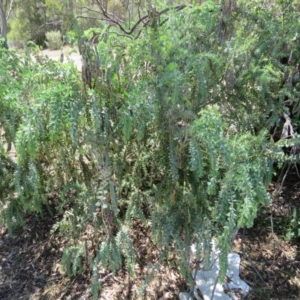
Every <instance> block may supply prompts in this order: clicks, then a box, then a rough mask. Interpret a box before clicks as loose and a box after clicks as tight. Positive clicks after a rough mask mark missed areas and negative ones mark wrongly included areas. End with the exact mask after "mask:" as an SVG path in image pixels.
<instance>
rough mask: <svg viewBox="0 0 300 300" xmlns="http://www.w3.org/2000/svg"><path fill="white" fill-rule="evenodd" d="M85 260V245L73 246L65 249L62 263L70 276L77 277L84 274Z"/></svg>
mask: <svg viewBox="0 0 300 300" xmlns="http://www.w3.org/2000/svg"><path fill="white" fill-rule="evenodd" d="M83 258H84V245H78V246H71V247H68V248H66V249H65V251H64V253H63V255H62V258H61V263H62V265H63V266H64V268H65V270H66V272H67V274H68V276H76V275H77V274H80V273H81V272H82V268H83V266H82V264H83Z"/></svg>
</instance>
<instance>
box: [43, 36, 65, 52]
mask: <svg viewBox="0 0 300 300" xmlns="http://www.w3.org/2000/svg"><path fill="white" fill-rule="evenodd" d="M46 45H47V47H48V48H49V49H50V50H58V49H60V48H61V47H62V40H61V34H60V32H59V31H49V32H46Z"/></svg>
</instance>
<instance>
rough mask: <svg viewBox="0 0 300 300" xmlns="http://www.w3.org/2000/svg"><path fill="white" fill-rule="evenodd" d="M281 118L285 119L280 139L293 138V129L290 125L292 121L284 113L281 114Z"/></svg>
mask: <svg viewBox="0 0 300 300" xmlns="http://www.w3.org/2000/svg"><path fill="white" fill-rule="evenodd" d="M283 117H284V118H285V123H284V125H283V129H282V134H281V138H282V139H286V138H289V137H293V136H294V128H293V125H292V120H291V118H290V117H289V116H288V115H287V114H286V113H283Z"/></svg>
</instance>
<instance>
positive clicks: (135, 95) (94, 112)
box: [0, 1, 300, 298]
mask: <svg viewBox="0 0 300 300" xmlns="http://www.w3.org/2000/svg"><path fill="white" fill-rule="evenodd" d="M227 4H228V3H227V2H226V3H225V4H224V5H225V6H224V7H223V9H222V10H221V9H220V7H219V6H218V5H216V4H215V2H213V1H206V2H205V3H204V4H203V5H201V6H191V7H185V8H184V9H183V10H180V11H173V10H169V11H168V15H167V16H166V17H167V18H168V19H166V20H167V21H165V22H162V21H161V20H159V19H158V18H157V19H155V18H154V19H152V23H151V25H152V26H148V27H147V26H144V28H143V31H142V33H141V34H140V35H139V38H138V39H131V38H128V36H126V35H125V33H124V31H123V32H121V31H118V29H117V28H111V27H108V28H105V29H103V32H102V33H101V34H99V44H98V46H97V47H95V46H94V45H92V44H90V43H89V42H88V39H81V40H80V42H79V44H80V51H81V53H82V56H83V62H84V72H83V77H84V82H85V84H84V86H83V85H82V83H81V81H80V79H79V76H78V73H77V71H76V69H75V67H74V66H68V65H67V66H64V65H59V64H56V63H54V62H50V61H46V62H44V64H35V63H34V62H32V61H31V60H30V55H29V56H28V57H26V59H25V60H24V59H19V58H18V56H15V55H14V54H13V53H12V52H7V51H4V50H3V51H2V52H1V64H2V66H3V68H0V72H1V73H0V76H1V77H3V78H4V79H5V80H6V81H3V82H2V81H0V82H2V83H1V84H2V89H0V104H1V106H2V107H4V109H3V110H0V123H1V127H2V128H3V129H4V132H5V134H4V135H2V136H1V139H2V140H1V142H2V146H1V161H0V162H1V163H0V168H1V171H0V174H3V184H2V186H3V188H5V193H6V197H4V198H2V199H3V200H2V202H3V211H2V214H3V215H4V216H5V218H6V219H5V220H6V222H7V223H8V224H9V225H10V228H11V227H12V226H13V225H14V224H17V223H18V221H19V220H21V217H22V213H24V212H32V211H35V212H41V210H42V206H43V205H47V196H48V195H49V194H50V193H53V192H54V191H56V192H58V193H59V194H60V196H61V197H60V202H59V205H58V207H57V209H58V210H59V211H60V212H61V213H62V214H63V218H62V220H61V221H60V222H59V223H57V224H56V225H55V227H54V229H58V230H59V231H60V233H61V234H63V235H64V236H68V237H70V243H71V245H70V248H67V249H66V250H65V254H64V256H63V261H64V263H65V265H66V269H67V270H68V273H69V274H70V275H72V274H73V275H74V274H77V273H78V272H80V270H81V259H82V245H81V244H79V245H78V243H77V241H78V238H79V236H80V233H81V232H82V231H84V229H85V227H86V226H87V225H88V224H93V226H94V228H95V234H94V236H92V237H91V238H92V239H93V241H96V243H97V249H96V254H95V255H94V256H93V257H92V259H91V260H90V262H89V263H90V267H91V269H92V270H93V274H94V283H93V292H94V296H95V298H97V289H98V288H99V286H98V280H97V276H98V269H97V268H98V265H99V263H101V264H102V266H104V267H105V268H109V269H111V270H113V271H116V270H118V268H120V266H121V264H122V260H123V259H124V260H125V262H126V265H127V266H128V269H129V270H130V272H131V274H133V270H134V264H135V262H136V255H135V253H134V247H133V243H132V240H131V238H130V234H129V232H130V229H131V226H132V224H133V220H134V219H140V220H142V221H143V222H144V223H145V224H148V225H149V226H150V225H151V228H152V232H153V240H154V242H155V243H156V245H157V247H158V249H159V250H160V254H161V262H162V261H163V260H164V259H165V258H166V257H167V255H168V253H170V252H171V253H175V254H177V255H176V257H177V258H178V261H177V262H178V266H179V267H180V269H181V271H182V274H184V275H186V276H188V273H187V270H188V269H187V268H186V267H187V266H186V261H187V260H188V256H189V245H190V244H191V243H192V242H196V243H197V246H198V256H200V255H204V256H205V258H206V260H207V259H208V257H209V252H210V248H211V243H210V242H211V240H212V239H213V238H214V239H217V241H218V247H219V248H220V249H221V250H222V252H221V253H222V254H221V266H222V274H221V276H220V278H222V276H223V275H224V272H225V269H226V257H227V253H228V251H230V247H231V238H232V234H233V232H234V230H235V229H236V228H240V227H250V226H252V224H253V220H254V218H255V217H256V214H257V211H258V210H259V209H260V207H261V206H265V205H268V204H270V197H269V195H268V192H267V187H268V184H269V182H270V180H271V176H272V166H273V163H274V162H278V161H279V162H283V161H286V160H287V158H286V157H285V156H284V153H283V152H282V146H283V142H285V141H280V142H279V143H278V144H276V143H274V141H273V140H272V138H270V135H269V129H270V127H271V126H278V124H279V122H280V117H281V115H282V113H283V112H288V107H287V106H286V105H285V104H286V100H287V98H288V99H289V104H290V107H292V108H293V111H292V113H293V114H298V113H299V98H298V94H299V81H298V79H297V78H296V79H295V77H294V75H295V73H296V72H298V71H299V70H298V69H297V68H298V66H297V62H298V61H299V59H300V57H299V52H298V51H297V49H299V46H300V45H299V43H300V42H299V38H298V36H297V32H299V29H300V28H299V26H300V25H299V24H300V23H299V22H297V20H298V18H299V16H298V15H297V14H296V13H295V10H294V9H295V5H296V4H297V3H296V1H290V2H289V3H288V4H287V3H282V4H280V3H279V4H276V5H275V4H274V5H273V6H272V5H271V4H270V3H267V4H265V3H264V2H263V1H255V3H252V2H244V1H239V2H238V3H237V5H236V6H234V5H232V6H230V7H227V6H226V5H227ZM282 11H284V15H282V14H281V12H282ZM187 20H188V21H187ZM159 22H161V23H159ZM149 24H150V23H149ZM129 37H130V36H129ZM245 38H246V39H245ZM286 57H288V58H290V60H289V63H286V64H284V63H283V59H284V58H286ZM7 61H9V62H11V63H7ZM16 68H18V69H19V70H20V72H16V71H15V70H16ZM8 75H9V76H11V77H12V78H13V80H12V82H8V81H7V80H8V79H7V78H8ZM297 141H298V139H291V140H289V145H293V144H295V143H296V142H297ZM10 143H13V144H15V146H16V151H17V161H16V162H12V161H11V160H9V159H8V158H9V155H8V150H9V147H6V146H5V145H7V144H10ZM293 159H294V161H297V160H298V158H297V157H293ZM9 168H12V169H13V175H12V172H9ZM6 174H7V175H6ZM8 174H9V175H8ZM6 182H11V184H10V185H7V184H6ZM98 233H99V234H98ZM103 236H105V238H103ZM72 260H74V261H73V262H72Z"/></svg>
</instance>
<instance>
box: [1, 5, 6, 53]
mask: <svg viewBox="0 0 300 300" xmlns="http://www.w3.org/2000/svg"><path fill="white" fill-rule="evenodd" d="M0 17H1V38H4V47H5V48H8V45H7V40H6V35H7V23H6V16H5V12H4V9H3V2H2V0H0Z"/></svg>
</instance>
